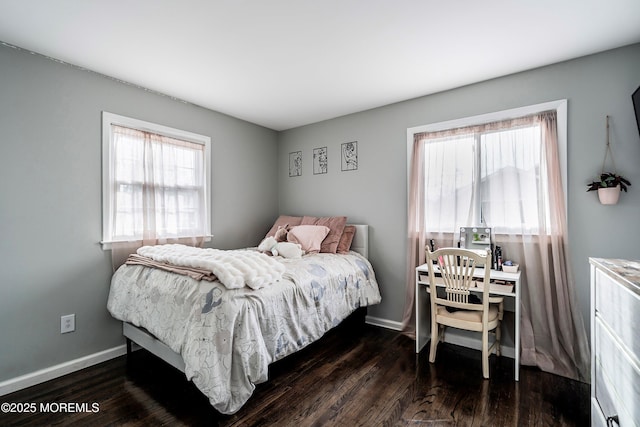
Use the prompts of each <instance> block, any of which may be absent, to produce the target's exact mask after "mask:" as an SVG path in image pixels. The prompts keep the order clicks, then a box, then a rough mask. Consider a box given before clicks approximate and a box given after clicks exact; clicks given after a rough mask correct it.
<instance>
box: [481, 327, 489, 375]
mask: <svg viewBox="0 0 640 427" xmlns="http://www.w3.org/2000/svg"><path fill="white" fill-rule="evenodd" d="M482 376H483V377H485V378H489V331H487V330H486V329H485V330H484V331H482Z"/></svg>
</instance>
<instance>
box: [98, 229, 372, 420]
mask: <svg viewBox="0 0 640 427" xmlns="http://www.w3.org/2000/svg"><path fill="white" fill-rule="evenodd" d="M354 227H355V230H356V231H355V235H354V237H353V242H352V244H351V248H350V250H349V252H348V253H343V254H340V253H337V254H334V253H311V254H307V255H304V256H303V257H302V258H300V259H285V258H282V257H267V258H269V259H270V261H269V262H271V261H273V262H277V263H279V264H281V265H282V267H284V268H283V269H282V270H283V273H282V278H281V279H280V280H277V281H275V282H273V283H271V284H269V285H268V286H264V287H260V288H259V289H251V288H249V287H247V286H244V287H241V288H237V289H228V288H227V287H225V285H223V284H222V283H221V281H220V280H215V281H208V280H196V279H194V278H192V277H190V276H186V275H183V274H177V273H173V272H168V271H164V270H162V269H158V268H153V267H148V266H145V265H123V266H122V267H120V268H119V269H118V270H117V271H116V272H115V273H114V276H113V278H112V282H111V289H110V293H109V301H108V305H107V307H108V309H109V312H110V313H111V314H112V316H113V317H115V318H116V319H118V320H121V321H122V322H123V334H124V336H125V337H126V339H127V351H128V352H130V351H131V342H132V341H133V342H135V343H136V344H138V345H140V346H141V347H143V348H145V349H147V350H148V351H150V352H151V353H153V354H155V355H157V356H158V357H160V358H162V359H163V360H165V361H166V362H167V363H169V364H171V365H173V366H174V367H176V368H178V369H180V370H181V371H183V372H184V373H185V375H186V377H187V379H189V380H191V381H193V383H194V384H195V385H196V386H197V387H198V388H199V389H200V391H202V392H203V393H204V394H205V395H206V396H207V397H208V399H209V401H210V403H211V404H212V406H213V407H214V408H215V409H216V410H218V411H219V412H221V413H223V414H232V413H235V412H237V411H238V410H239V409H240V408H241V407H242V406H243V405H244V403H246V401H247V400H248V399H249V398H250V397H251V395H252V393H253V391H254V389H255V384H258V383H261V382H264V381H267V380H268V366H269V364H271V363H273V362H275V361H277V360H280V359H282V358H284V357H285V356H287V355H289V354H292V353H294V352H296V351H298V350H300V349H302V348H304V347H306V346H307V345H308V344H310V343H312V342H314V341H316V340H318V339H319V338H321V337H322V336H323V335H324V334H325V333H326V332H327V331H328V330H330V329H331V328H333V327H335V326H337V325H338V324H339V323H341V322H342V321H343V320H344V319H346V318H347V317H348V316H350V315H351V314H352V313H354V312H355V311H356V310H358V309H361V308H363V307H367V306H370V305H373V304H377V303H379V302H380V300H381V297H380V292H379V289H378V284H377V282H376V278H375V274H374V271H373V268H372V267H371V264H370V263H369V261H368V259H367V256H368V227H367V226H366V225H354ZM247 251H251V249H247ZM232 252H233V251H232ZM234 253H235V252H234ZM260 255H263V254H260ZM264 257H266V255H264ZM261 259H262V258H261ZM279 268H280V267H279Z"/></svg>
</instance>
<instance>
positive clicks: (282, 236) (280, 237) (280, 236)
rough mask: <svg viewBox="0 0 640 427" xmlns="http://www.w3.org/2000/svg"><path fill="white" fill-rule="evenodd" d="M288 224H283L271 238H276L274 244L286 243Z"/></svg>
mask: <svg viewBox="0 0 640 427" xmlns="http://www.w3.org/2000/svg"><path fill="white" fill-rule="evenodd" d="M288 227H289V224H285V225H284V226H279V227H278V231H276V234H275V235H274V236H273V237H275V238H276V242H286V241H287V233H288V232H289V228H288Z"/></svg>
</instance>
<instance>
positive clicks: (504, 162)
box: [480, 125, 547, 234]
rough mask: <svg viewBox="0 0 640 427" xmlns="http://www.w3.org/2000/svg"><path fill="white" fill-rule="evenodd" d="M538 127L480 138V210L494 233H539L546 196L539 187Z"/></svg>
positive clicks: (499, 132)
mask: <svg viewBox="0 0 640 427" xmlns="http://www.w3.org/2000/svg"><path fill="white" fill-rule="evenodd" d="M540 144H541V140H540V128H539V126H537V125H535V126H528V127H524V128H518V129H510V130H505V131H498V132H490V133H485V134H483V135H482V136H481V148H480V151H481V153H482V154H481V161H480V164H481V168H480V175H481V177H480V179H481V185H480V188H481V190H480V192H481V195H480V197H481V209H482V214H483V217H484V219H485V221H486V223H487V225H489V226H491V227H493V228H494V230H495V232H497V233H516V234H521V233H527V234H528V233H532V232H538V228H539V224H540V215H541V212H542V215H544V212H545V211H544V207H545V206H546V203H544V201H543V200H539V199H540V198H541V197H543V198H544V197H545V194H546V193H547V192H546V190H545V189H543V188H541V185H540V160H541V159H540V155H541V147H540Z"/></svg>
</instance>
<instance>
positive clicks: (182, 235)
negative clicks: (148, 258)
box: [110, 125, 208, 271]
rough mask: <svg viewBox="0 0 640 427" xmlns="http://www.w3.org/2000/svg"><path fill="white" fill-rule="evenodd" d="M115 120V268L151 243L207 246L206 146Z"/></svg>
mask: <svg viewBox="0 0 640 427" xmlns="http://www.w3.org/2000/svg"><path fill="white" fill-rule="evenodd" d="M112 126H113V134H114V141H113V156H114V157H115V158H116V159H117V162H114V164H113V172H112V174H111V176H112V177H113V182H112V183H111V186H112V194H113V198H112V201H111V203H112V205H113V209H112V212H111V218H110V221H111V222H110V224H111V225H110V228H111V229H112V236H113V238H114V240H115V241H114V242H113V243H111V260H112V264H113V269H114V271H115V270H116V269H117V268H118V267H119V266H120V265H122V264H123V263H124V262H125V261H126V259H127V257H128V256H129V254H131V253H134V252H135V251H136V250H137V249H138V248H140V247H142V246H145V245H157V244H165V243H182V244H186V245H191V246H202V244H203V243H204V240H205V238H206V235H207V234H208V231H207V224H206V223H205V221H208V219H207V218H206V216H205V212H206V211H205V207H204V204H203V202H202V201H203V197H202V194H201V192H202V191H204V190H205V189H206V188H207V186H206V185H204V183H203V182H202V179H203V178H202V177H203V176H204V174H203V167H204V148H203V146H201V145H200V144H195V143H191V142H188V141H182V140H178V139H175V138H170V137H165V136H162V135H158V134H155V133H151V132H145V131H141V130H137V129H130V128H127V127H122V126H116V125H112ZM123 236H124V237H125V239H126V241H122V240H123V239H122V237H123ZM193 236H197V237H193Z"/></svg>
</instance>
